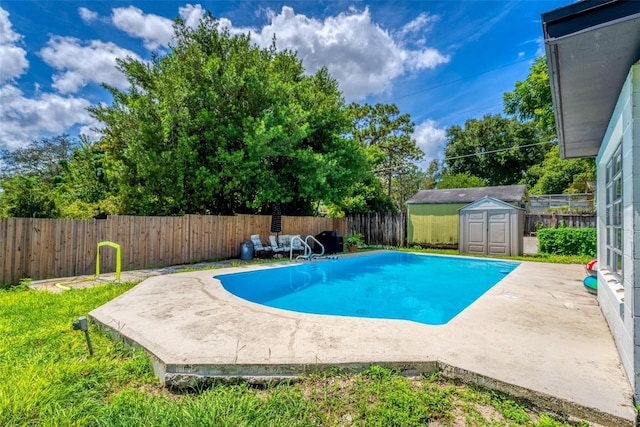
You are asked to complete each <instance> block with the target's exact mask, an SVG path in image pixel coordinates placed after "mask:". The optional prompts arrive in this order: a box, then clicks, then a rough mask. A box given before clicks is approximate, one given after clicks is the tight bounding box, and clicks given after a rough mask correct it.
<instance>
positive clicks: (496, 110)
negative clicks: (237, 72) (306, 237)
mask: <svg viewBox="0 0 640 427" xmlns="http://www.w3.org/2000/svg"><path fill="white" fill-rule="evenodd" d="M571 2H572V1H571V0H565V1H551V0H546V1H536V0H514V1H502V0H494V1H489V0H485V1H476V0H466V1H457V0H447V1H411V0H405V1H381V0H376V1H315V0H308V1H286V2H282V1H260V0H244V1H203V2H191V3H189V2H180V1H126V2H122V1H74V0H65V1H63V0H58V1H28V0H0V149H2V148H5V149H9V150H15V149H16V148H20V147H24V146H25V145H26V144H28V143H29V142H30V141H33V140H34V139H40V138H45V137H52V136H55V135H60V134H62V133H68V134H70V135H72V136H77V135H78V134H80V133H83V134H85V135H87V136H89V137H90V138H92V139H96V138H98V137H99V131H97V129H99V128H100V126H101V125H100V123H99V122H97V121H96V120H95V119H93V118H92V117H91V116H90V115H89V113H88V112H87V110H86V109H87V107H88V106H90V105H94V104H98V103H107V104H110V103H111V96H110V94H109V93H108V92H107V91H106V90H105V89H104V88H103V87H102V86H101V83H107V84H109V85H112V86H115V87H117V88H119V89H122V90H126V89H127V88H128V85H127V81H126V79H125V77H124V75H123V74H122V73H120V72H119V71H118V70H117V68H116V58H124V57H127V56H130V57H133V58H138V59H141V60H149V59H150V58H151V54H152V53H158V54H160V55H162V54H164V53H166V52H167V51H168V48H169V45H170V44H171V42H172V27H171V25H172V20H173V19H175V18H176V17H178V16H180V17H182V18H183V19H184V20H185V22H186V23H187V24H188V25H191V26H196V25H197V23H198V21H199V19H200V18H201V17H202V16H203V15H204V14H205V13H206V12H207V11H211V13H212V14H213V15H214V16H215V17H216V18H217V19H219V20H220V23H221V25H224V26H226V27H228V28H229V30H230V32H231V33H232V34H238V33H247V32H250V33H251V39H252V40H253V42H254V43H256V44H258V45H259V46H261V47H267V46H269V45H270V44H271V42H272V39H273V37H274V35H275V38H276V43H277V48H278V49H289V50H293V51H295V52H297V56H298V57H299V58H300V59H301V60H302V64H303V66H304V67H305V70H306V72H308V73H314V72H315V71H317V70H318V69H319V68H320V67H323V66H326V67H327V68H328V70H329V73H330V74H331V75H332V76H333V77H334V78H335V79H336V80H337V81H338V83H339V86H340V90H341V91H342V93H343V95H344V98H345V101H346V102H353V101H355V102H359V103H369V104H375V103H393V104H396V105H397V106H398V107H399V109H400V112H401V113H403V114H404V113H408V114H410V116H411V119H412V120H413V122H414V123H415V132H414V134H413V137H414V139H415V140H416V142H417V143H418V145H419V146H420V148H422V150H423V151H424V152H425V159H424V162H422V164H421V165H422V166H426V165H427V164H428V163H429V162H430V161H431V159H433V158H442V150H443V148H444V144H445V140H446V131H447V128H449V127H450V126H453V125H459V126H464V123H465V122H466V121H467V120H468V119H472V118H482V117H483V116H484V115H486V114H501V113H502V109H503V103H502V97H503V94H504V93H505V92H508V91H512V90H513V89H514V87H515V83H516V81H519V80H520V81H521V80H525V79H526V78H527V75H528V73H529V68H530V66H531V64H532V62H533V60H534V59H535V58H537V57H539V56H541V55H543V54H544V46H543V42H542V26H541V20H540V15H541V14H542V13H543V12H548V11H550V10H553V9H556V8H559V7H563V6H566V5H568V4H570V3H571Z"/></svg>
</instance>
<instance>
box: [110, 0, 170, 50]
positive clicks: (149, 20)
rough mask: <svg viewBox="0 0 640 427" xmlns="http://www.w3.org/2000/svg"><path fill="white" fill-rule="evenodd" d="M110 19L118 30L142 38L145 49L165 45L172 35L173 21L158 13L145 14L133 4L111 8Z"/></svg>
mask: <svg viewBox="0 0 640 427" xmlns="http://www.w3.org/2000/svg"><path fill="white" fill-rule="evenodd" d="M111 20H112V22H113V24H114V25H115V26H116V27H117V28H119V29H120V30H122V31H124V32H125V33H127V34H129V35H130V36H132V37H138V38H141V39H142V40H144V46H145V47H146V48H147V49H157V48H158V47H159V46H167V45H168V44H169V42H170V41H171V37H172V36H173V29H172V27H171V25H172V24H173V21H171V20H170V19H167V18H163V17H162V16H158V15H153V14H150V15H145V14H144V12H142V10H140V9H138V8H137V7H134V6H129V7H120V8H116V9H113V11H112V13H111Z"/></svg>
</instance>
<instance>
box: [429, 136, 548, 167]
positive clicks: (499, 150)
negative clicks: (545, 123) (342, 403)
mask: <svg viewBox="0 0 640 427" xmlns="http://www.w3.org/2000/svg"><path fill="white" fill-rule="evenodd" d="M557 142H558V140H557V139H552V140H551V141H543V142H536V143H534V144H525V145H516V146H513V147H507V148H498V149H497V150H489V151H480V152H476V153H471V154H463V155H461V156H454V157H445V158H444V159H442V161H443V162H448V161H450V160H457V159H464V158H466V157H473V156H479V155H484V154H494V153H500V152H501V151H509V150H513V149H514V148H517V149H520V148H528V147H535V146H536V145H542V144H555V143H557Z"/></svg>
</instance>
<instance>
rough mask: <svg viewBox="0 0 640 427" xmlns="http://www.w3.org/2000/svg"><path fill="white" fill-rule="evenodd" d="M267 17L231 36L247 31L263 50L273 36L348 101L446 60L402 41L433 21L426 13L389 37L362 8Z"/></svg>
mask: <svg viewBox="0 0 640 427" xmlns="http://www.w3.org/2000/svg"><path fill="white" fill-rule="evenodd" d="M268 17H269V19H270V23H269V24H268V25H266V26H264V27H263V28H261V29H251V28H235V29H232V33H234V34H236V33H239V32H245V33H246V32H249V31H250V32H251V39H252V40H253V41H254V42H255V43H257V44H258V45H260V46H262V47H267V46H269V45H270V44H271V41H272V38H273V35H274V34H275V35H276V41H277V47H278V48H279V49H290V50H292V51H294V52H297V55H298V57H299V58H300V59H302V61H303V65H304V67H305V69H306V71H307V72H310V73H313V72H315V71H317V70H318V69H320V68H321V67H323V66H326V67H327V68H328V69H329V72H330V73H331V75H332V76H333V77H334V78H336V79H337V80H338V82H339V83H340V88H341V90H342V91H343V93H344V95H345V97H346V98H347V99H348V100H357V99H363V98H365V97H366V96H368V95H371V94H379V93H382V92H385V91H387V90H388V89H390V88H391V85H392V83H393V80H394V79H395V78H397V77H399V76H401V75H403V74H404V73H407V72H410V71H420V70H422V69H425V68H435V67H437V66H438V65H440V64H443V63H446V62H448V61H449V57H448V56H447V55H444V54H442V53H440V52H439V51H438V50H436V49H433V48H417V49H411V48H409V47H408V46H407V45H405V43H404V41H403V39H404V38H405V37H406V36H407V35H408V34H409V33H412V34H414V33H416V32H418V30H419V29H421V28H425V27H428V26H430V24H431V22H432V21H433V19H432V18H430V17H429V16H426V15H421V16H419V17H418V18H416V20H414V21H412V22H411V23H409V24H407V25H406V26H405V28H404V29H403V30H401V31H400V32H399V33H398V35H396V36H395V37H394V35H392V34H390V33H389V32H388V31H386V30H384V29H383V28H381V27H380V26H379V25H377V24H376V23H374V22H373V21H372V20H371V16H370V14H369V10H368V9H365V10H363V11H362V12H359V13H358V12H356V11H353V10H352V11H350V12H348V13H340V14H339V15H338V16H335V17H328V18H325V19H324V20H318V19H315V18H308V17H307V16H305V15H301V14H296V13H295V12H294V10H293V9H292V8H291V7H287V6H285V7H283V8H282V10H281V12H280V14H276V13H275V12H273V11H269V12H268ZM226 22H227V21H225V22H224V24H226ZM229 26H230V23H229Z"/></svg>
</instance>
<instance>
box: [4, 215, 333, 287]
mask: <svg viewBox="0 0 640 427" xmlns="http://www.w3.org/2000/svg"><path fill="white" fill-rule="evenodd" d="M270 227H271V216H268V215H235V216H206V215H185V216H181V217H140V216H110V217H108V218H107V219H102V220H67V219H44V218H0V284H2V283H6V284H16V283H17V282H19V280H20V279H22V278H27V277H28V278H31V279H34V280H39V279H48V278H54V277H70V276H80V275H89V274H94V273H95V266H96V248H97V245H98V243H99V242H101V241H112V242H115V243H118V244H119V245H120V246H121V249H122V269H123V270H134V269H140V268H150V267H161V266H168V265H178V264H187V263H193V262H198V261H205V260H213V259H223V258H233V257H237V256H238V255H239V253H240V243H241V242H243V241H245V240H249V236H250V235H251V234H260V237H261V238H262V240H263V241H265V242H266V240H267V237H268V236H269V234H273V233H271V232H270V231H269V230H270ZM324 230H337V231H338V232H339V233H341V234H345V233H346V220H345V219H344V218H335V219H334V218H317V217H293V216H283V217H282V234H300V235H302V236H306V235H309V234H312V235H315V234H318V233H320V232H321V231H324ZM100 268H101V271H114V269H115V250H111V249H110V248H102V249H101V251H100Z"/></svg>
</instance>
